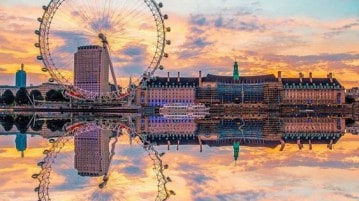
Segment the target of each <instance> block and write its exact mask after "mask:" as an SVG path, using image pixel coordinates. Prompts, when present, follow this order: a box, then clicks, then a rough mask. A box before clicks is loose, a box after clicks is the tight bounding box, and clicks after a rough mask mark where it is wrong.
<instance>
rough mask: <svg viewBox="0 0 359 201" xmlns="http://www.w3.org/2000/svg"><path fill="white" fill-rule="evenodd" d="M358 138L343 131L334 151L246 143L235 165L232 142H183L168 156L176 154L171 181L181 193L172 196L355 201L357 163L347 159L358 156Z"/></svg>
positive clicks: (323, 146) (321, 148)
mask: <svg viewBox="0 0 359 201" xmlns="http://www.w3.org/2000/svg"><path fill="white" fill-rule="evenodd" d="M357 140H358V137H357V136H356V137H353V136H350V135H345V136H344V137H342V138H341V139H340V141H339V142H338V143H337V144H335V146H334V149H333V150H331V151H329V150H327V147H326V145H325V144H324V145H317V144H315V145H313V150H312V151H310V150H309V149H308V147H307V146H305V148H304V149H303V150H301V151H299V150H298V147H297V145H295V144H287V145H286V147H285V150H284V151H283V152H280V151H279V147H276V148H274V149H270V148H257V147H246V146H242V147H241V151H240V152H241V153H240V160H238V161H237V163H236V165H234V164H233V158H232V157H233V149H232V147H219V148H217V147H212V148H209V149H204V151H203V152H202V153H199V149H198V146H182V149H181V148H180V151H170V152H169V153H167V154H166V155H165V157H166V158H165V160H169V159H174V160H171V163H169V165H170V167H171V168H170V169H169V174H170V175H171V178H172V179H173V180H174V181H175V182H174V183H170V184H169V186H170V188H172V189H174V190H175V191H176V192H178V193H177V195H176V196H175V197H173V200H246V199H249V200H276V199H279V198H285V199H286V200H297V199H299V198H300V199H304V200H319V199H324V200H327V199H334V200H356V196H359V195H358V193H356V192H357V191H356V188H358V187H359V186H358V184H357V179H358V178H359V175H358V173H357V171H358V169H359V166H358V163H357V162H355V160H348V158H349V159H351V158H353V156H355V155H356V153H357V151H358V150H357V149H358V146H357ZM172 175H173V176H172ZM198 175H204V177H205V178H206V179H205V180H202V179H198V177H197V176H198ZM183 182H184V183H183ZM183 185H186V189H187V190H188V189H189V192H188V191H186V190H183V189H181V186H183ZM328 195H334V197H330V196H328Z"/></svg>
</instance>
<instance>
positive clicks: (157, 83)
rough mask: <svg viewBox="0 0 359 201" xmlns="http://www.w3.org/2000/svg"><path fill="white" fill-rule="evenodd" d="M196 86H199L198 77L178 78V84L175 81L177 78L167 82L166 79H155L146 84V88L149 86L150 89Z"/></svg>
mask: <svg viewBox="0 0 359 201" xmlns="http://www.w3.org/2000/svg"><path fill="white" fill-rule="evenodd" d="M198 84H199V79H198V77H180V81H179V82H178V80H177V77H170V79H169V80H168V79H167V77H155V78H154V79H152V80H151V81H148V82H147V86H151V87H163V86H174V87H186V86H192V87H197V86H198Z"/></svg>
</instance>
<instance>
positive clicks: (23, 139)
mask: <svg viewBox="0 0 359 201" xmlns="http://www.w3.org/2000/svg"><path fill="white" fill-rule="evenodd" d="M15 144H16V150H18V151H21V158H24V151H25V150H26V148H27V136H26V134H22V133H18V134H16V138H15Z"/></svg>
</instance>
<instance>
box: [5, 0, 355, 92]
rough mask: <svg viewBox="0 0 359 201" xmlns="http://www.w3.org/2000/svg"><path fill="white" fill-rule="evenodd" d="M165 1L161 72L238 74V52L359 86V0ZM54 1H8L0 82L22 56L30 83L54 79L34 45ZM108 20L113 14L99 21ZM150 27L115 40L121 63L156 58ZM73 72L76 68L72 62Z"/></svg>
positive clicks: (264, 69)
mask: <svg viewBox="0 0 359 201" xmlns="http://www.w3.org/2000/svg"><path fill="white" fill-rule="evenodd" d="M76 1H80V2H81V1H82V0H76ZM66 2H70V1H66ZM162 2H163V4H164V7H163V8H162V13H166V14H168V15H169V20H167V21H166V26H169V27H171V32H170V33H168V34H167V38H168V39H169V40H171V41H172V44H171V45H170V46H166V49H165V50H166V52H167V53H168V54H169V58H164V59H163V60H162V64H163V65H164V67H165V69H164V70H163V71H161V72H160V71H159V72H156V75H158V76H165V75H166V73H167V71H169V72H170V73H171V74H172V75H173V76H176V75H177V72H178V71H180V72H181V75H182V76H198V71H199V70H201V71H202V72H203V73H204V74H205V75H206V74H219V75H231V74H232V70H233V62H234V60H235V59H236V60H237V61H238V62H239V65H240V74H241V75H244V76H245V75H258V74H268V73H273V74H275V75H276V74H277V71H279V70H281V71H282V72H283V76H284V77H298V74H299V72H303V73H304V75H305V76H308V75H309V72H313V76H314V77H325V76H326V75H327V74H328V73H329V72H333V74H334V76H335V77H336V78H338V79H339V81H340V82H341V83H342V84H343V85H344V86H345V87H346V88H350V87H354V86H359V48H358V47H359V1H357V0H317V1H310V0H302V1H295V0H206V1H191V0H182V1H174V0H163V1H162ZM46 4H48V0H38V1H25V0H12V1H0V84H7V85H13V84H14V73H15V72H16V70H18V69H19V68H20V64H21V63H22V62H23V63H24V64H25V70H26V71H27V73H28V84H29V83H31V84H39V83H41V82H46V81H47V79H48V77H49V76H48V74H47V73H42V72H41V68H42V63H40V62H38V61H37V60H36V59H35V58H36V56H37V55H38V54H39V50H38V49H36V48H35V47H34V43H35V42H36V40H37V38H36V35H35V34H34V30H35V29H36V28H37V27H38V26H39V23H38V22H37V21H36V19H37V17H39V16H41V15H42V14H43V10H42V8H41V6H42V5H46ZM118 8H120V7H118ZM121 8H122V7H121ZM58 17H61V13H60V12H59V15H58ZM144 19H146V18H145V15H143V18H139V19H137V21H136V20H134V21H133V23H132V21H130V22H129V25H127V26H125V28H126V29H131V28H132V29H134V26H132V24H135V23H138V24H140V23H142V21H141V20H143V21H146V20H144ZM74 21H76V20H75V19H74ZM100 22H105V21H104V20H103V19H100V20H98V21H97V23H100ZM106 22H107V21H106ZM109 22H111V21H109ZM92 23H93V21H92ZM131 23H132V24H131ZM146 23H147V21H146ZM70 24H71V23H70ZM142 24H145V22H144V23H142ZM142 24H141V25H142ZM91 25H93V24H91ZM109 27H111V23H109ZM121 28H122V27H121ZM113 30H117V31H118V30H121V29H113ZM113 30H112V31H113ZM143 30H144V31H143ZM143 30H142V31H143V32H141V33H144V34H143V35H141V34H137V35H133V36H134V37H137V38H136V39H138V40H137V41H131V42H128V43H126V44H122V45H119V43H116V44H115V45H113V48H114V50H115V51H114V53H113V54H112V56H114V58H115V59H114V62H115V66H122V67H123V68H122V70H118V71H116V72H118V73H119V74H122V75H128V76H138V75H141V74H142V72H140V71H142V70H143V69H144V67H145V66H146V65H147V63H148V62H149V58H151V57H150V56H151V55H152V54H153V50H152V49H151V48H149V46H150V44H152V43H151V42H150V41H149V40H148V39H149V38H150V37H151V35H150V34H147V30H146V29H143ZM149 30H150V29H149ZM71 31H72V32H71ZM74 32H75V30H73V29H71V27H70V26H66V27H64V29H63V32H61V33H58V35H56V34H54V37H52V39H51V40H52V41H51V42H53V43H54V44H56V45H55V47H58V48H59V50H61V51H63V52H66V51H67V50H68V49H66V47H67V46H65V45H66V42H67V41H66V39H67V38H66V37H65V34H68V33H74ZM121 33H122V32H121ZM56 36H58V38H56ZM60 36H61V37H60ZM141 37H143V38H141ZM57 39H58V40H57ZM141 39H144V40H141ZM152 39H153V38H152ZM77 41H80V40H77ZM143 41H147V42H143ZM141 42H142V43H141ZM62 45H64V46H65V47H61V46H62ZM61 48H62V49H61ZM72 54H73V53H72V52H71V54H70V55H72ZM59 55H60V56H61V55H62V56H64V55H65V54H64V53H62V54H59ZM60 56H59V59H58V60H57V61H59V63H60V62H62V61H67V63H72V60H71V59H63V58H62V57H60ZM70 57H71V56H70ZM65 63H66V62H65ZM139 65H140V66H142V68H141V67H138V66H139ZM64 69H65V68H64ZM67 73H68V75H69V77H71V76H72V75H71V70H70V71H68V72H67ZM66 75H67V74H66Z"/></svg>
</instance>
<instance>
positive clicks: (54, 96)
mask: <svg viewBox="0 0 359 201" xmlns="http://www.w3.org/2000/svg"><path fill="white" fill-rule="evenodd" d="M46 101H65V102H68V101H69V100H68V99H66V98H65V97H64V95H63V94H62V91H61V90H58V91H56V90H53V89H51V90H50V91H48V92H47V93H46Z"/></svg>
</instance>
